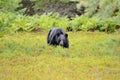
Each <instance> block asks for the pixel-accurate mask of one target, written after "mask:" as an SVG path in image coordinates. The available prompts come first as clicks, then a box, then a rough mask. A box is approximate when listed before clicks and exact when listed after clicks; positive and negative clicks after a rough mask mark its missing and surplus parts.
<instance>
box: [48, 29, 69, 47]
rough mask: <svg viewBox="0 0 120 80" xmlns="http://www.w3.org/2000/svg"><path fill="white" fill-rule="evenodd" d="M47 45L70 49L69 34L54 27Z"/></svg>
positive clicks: (49, 34)
mask: <svg viewBox="0 0 120 80" xmlns="http://www.w3.org/2000/svg"><path fill="white" fill-rule="evenodd" d="M47 43H48V44H50V45H60V46H63V47H65V48H69V40H68V34H67V33H65V31H64V30H63V29H62V28H58V27H54V28H52V29H50V31H49V32H48V36H47Z"/></svg>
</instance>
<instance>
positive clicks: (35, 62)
mask: <svg viewBox="0 0 120 80" xmlns="http://www.w3.org/2000/svg"><path fill="white" fill-rule="evenodd" d="M24 1H25V0H24ZM26 1H31V2H35V4H34V6H32V7H29V8H30V9H31V8H32V10H34V11H35V12H34V14H32V15H23V14H24V13H25V11H26V10H28V12H29V9H28V7H25V8H23V9H21V10H19V11H16V8H18V7H19V6H22V4H19V3H20V2H21V0H0V80H27V79H28V78H29V79H32V80H36V79H38V80H119V79H120V20H119V19H120V7H119V6H120V1H119V0H26ZM55 1H58V2H59V1H62V2H64V3H68V2H70V1H78V3H77V6H76V7H77V10H76V11H78V12H79V11H80V12H81V11H82V12H81V14H80V15H76V16H74V17H71V18H69V17H68V16H67V15H66V16H63V15H60V14H59V13H57V12H56V13H53V12H50V13H44V14H41V15H38V14H37V13H36V11H37V10H38V9H39V8H40V9H41V8H44V7H45V5H44V3H46V2H55ZM19 8H20V7H19ZM54 26H58V27H61V28H63V29H64V30H66V31H68V32H67V33H68V35H69V36H68V37H69V42H70V48H69V49H65V48H62V47H60V46H57V47H55V46H50V45H47V44H46V37H47V33H48V30H49V29H50V28H52V27H54ZM108 33H109V34H108Z"/></svg>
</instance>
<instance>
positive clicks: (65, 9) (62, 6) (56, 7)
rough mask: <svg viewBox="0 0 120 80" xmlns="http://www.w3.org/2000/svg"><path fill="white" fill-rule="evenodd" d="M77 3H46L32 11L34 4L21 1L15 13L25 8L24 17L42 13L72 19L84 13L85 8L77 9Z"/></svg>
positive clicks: (25, 0)
mask: <svg viewBox="0 0 120 80" xmlns="http://www.w3.org/2000/svg"><path fill="white" fill-rule="evenodd" d="M77 3H78V2H76V1H71V2H67V3H65V2H47V3H45V5H44V7H43V8H39V9H37V10H36V9H34V8H33V7H34V6H35V5H36V4H35V2H31V1H29V0H22V1H21V2H20V3H19V4H22V6H20V7H17V8H16V11H18V10H20V9H23V8H26V10H25V12H24V15H34V14H39V15H42V14H43V13H49V12H57V13H59V14H60V15H61V16H67V17H68V18H71V17H74V16H75V15H81V14H83V13H84V10H85V8H84V7H81V8H80V9H77V7H76V4H77Z"/></svg>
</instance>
